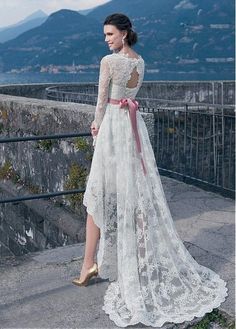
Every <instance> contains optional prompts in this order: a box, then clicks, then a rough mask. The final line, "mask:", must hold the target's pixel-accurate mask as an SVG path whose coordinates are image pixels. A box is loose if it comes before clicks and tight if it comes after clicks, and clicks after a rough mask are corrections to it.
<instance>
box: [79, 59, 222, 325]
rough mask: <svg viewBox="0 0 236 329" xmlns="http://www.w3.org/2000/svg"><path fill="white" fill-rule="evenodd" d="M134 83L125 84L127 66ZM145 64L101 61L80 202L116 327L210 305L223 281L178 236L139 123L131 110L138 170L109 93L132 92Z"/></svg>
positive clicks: (177, 316)
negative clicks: (92, 231) (91, 228)
mask: <svg viewBox="0 0 236 329" xmlns="http://www.w3.org/2000/svg"><path fill="white" fill-rule="evenodd" d="M135 68H136V70H137V72H138V81H137V86H136V87H134V88H128V87H127V83H128V81H130V78H131V75H132V72H133V70H134V69H135ZM143 77H144V61H143V59H142V57H141V56H139V58H138V59H135V58H129V57H127V56H124V55H121V54H111V55H107V56H105V57H103V59H102V60H101V68H100V76H99V91H98V101H97V106H96V110H95V121H96V122H97V124H98V125H99V127H100V129H99V132H98V135H97V140H96V146H95V148H94V154H93V159H92V163H91V169H90V173H89V177H88V181H87V185H86V191H85V194H84V199H83V204H84V205H85V206H86V207H87V212H88V213H89V214H91V215H92V216H93V219H94V222H95V224H96V225H97V226H98V227H99V228H100V241H99V249H98V254H97V262H98V267H99V275H100V277H102V278H109V280H110V281H111V282H110V284H109V286H108V288H107V291H106V293H105V297H104V305H103V310H104V311H105V312H106V313H107V314H108V315H109V317H110V319H111V320H112V321H114V322H115V324H116V325H117V326H119V327H126V326H129V325H134V324H137V323H139V322H140V323H143V324H145V325H147V326H153V327H161V326H162V325H163V324H164V323H165V322H173V323H181V322H184V321H190V320H192V319H193V318H194V317H202V316H203V315H204V314H205V313H207V312H211V311H212V310H213V309H214V308H217V307H218V306H219V305H220V304H221V303H222V302H223V301H224V300H225V298H226V296H227V295H228V293H227V291H228V288H227V287H226V282H225V281H224V280H223V279H221V278H220V277H219V275H218V274H217V273H215V272H214V271H212V270H211V269H209V268H207V267H204V266H202V265H200V264H198V263H197V262H196V261H195V259H194V258H193V257H192V256H191V254H190V253H189V252H188V250H187V249H186V248H185V246H184V244H183V242H182V240H181V239H180V237H179V235H178V233H177V230H176V228H175V226H174V222H173V219H172V216H171V213H170V209H169V207H168V204H167V201H166V197H165V194H164V190H163V187H162V183H161V179H160V175H159V172H158V169H157V165H156V161H155V157H154V154H153V150H152V146H151V143H150V139H149V135H148V131H147V128H146V125H145V122H144V120H143V118H142V116H141V114H140V112H139V111H138V112H137V125H138V131H139V135H140V140H141V149H142V157H143V159H144V163H145V166H146V169H147V174H146V175H144V173H143V169H142V165H141V161H140V154H138V152H137V149H136V144H135V139H134V136H133V131H132V127H131V123H130V118H129V112H127V111H124V109H123V108H120V107H119V105H113V104H110V103H107V101H108V98H109V97H110V98H114V99H121V98H127V97H129V98H132V99H134V98H135V97H136V94H137V92H138V90H139V88H140V86H141V84H142V81H143Z"/></svg>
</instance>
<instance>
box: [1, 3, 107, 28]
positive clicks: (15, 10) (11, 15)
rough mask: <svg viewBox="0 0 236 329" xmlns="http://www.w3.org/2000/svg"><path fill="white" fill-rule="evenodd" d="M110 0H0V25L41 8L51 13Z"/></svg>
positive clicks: (88, 6)
mask: <svg viewBox="0 0 236 329" xmlns="http://www.w3.org/2000/svg"><path fill="white" fill-rule="evenodd" d="M109 1H110V0H0V27H5V26H8V25H12V24H15V23H18V22H19V21H21V20H22V19H24V18H25V17H27V16H29V15H31V14H32V13H33V12H35V11H37V10H39V9H41V10H42V11H44V12H45V13H46V14H48V15H49V14H51V13H53V12H55V11H57V10H60V9H72V10H83V9H89V8H93V7H95V6H99V5H102V4H104V3H106V2H109Z"/></svg>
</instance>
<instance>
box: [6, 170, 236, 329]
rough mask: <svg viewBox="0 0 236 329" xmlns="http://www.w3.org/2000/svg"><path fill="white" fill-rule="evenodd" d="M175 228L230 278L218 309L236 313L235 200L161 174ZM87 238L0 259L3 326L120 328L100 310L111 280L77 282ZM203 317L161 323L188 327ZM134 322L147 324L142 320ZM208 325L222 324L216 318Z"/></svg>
mask: <svg viewBox="0 0 236 329" xmlns="http://www.w3.org/2000/svg"><path fill="white" fill-rule="evenodd" d="M161 180H162V183H163V188H164V191H165V194H166V197H167V201H168V204H169V207H170V210H171V213H172V216H173V219H174V222H175V225H176V228H177V231H178V233H179V235H180V237H181V239H182V240H183V242H184V244H185V246H186V247H187V248H188V250H189V252H190V253H191V254H192V256H193V257H194V258H195V259H196V260H197V262H199V263H200V264H202V265H204V266H207V267H209V268H211V269H212V270H214V271H216V272H217V273H218V274H219V275H220V276H221V277H222V278H223V279H224V280H226V281H227V284H228V289H229V295H228V297H227V298H226V300H225V302H224V303H222V304H221V306H220V307H219V310H220V311H222V312H224V313H225V314H227V315H228V317H229V318H234V317H235V300H234V297H235V288H234V284H235V281H234V280H235V279H234V278H235V273H234V271H235V227H234V210H235V203H234V201H233V200H231V199H228V198H225V197H222V196H220V195H217V194H215V193H212V192H206V191H203V190H201V189H200V188H197V187H194V186H191V185H187V184H185V183H183V182H179V181H176V180H174V179H171V178H167V177H164V176H161ZM83 253H84V244H76V245H71V246H65V247H60V248H57V249H51V250H45V251H43V252H37V253H32V254H28V255H25V256H23V257H18V258H8V259H2V260H1V261H0V328H1V329H3V328H117V327H116V326H115V324H114V323H113V322H112V321H110V320H109V317H108V316H107V315H106V314H105V313H104V311H103V310H102V305H103V296H104V292H105V290H106V288H107V286H108V282H107V281H104V280H99V279H97V280H96V281H94V280H93V281H91V284H89V286H87V287H86V288H85V287H81V288H80V287H76V286H74V285H73V284H71V280H72V279H73V278H74V277H75V276H78V275H79V270H80V268H81V264H82V259H83ZM200 320H201V318H195V319H194V320H193V321H191V322H188V323H187V322H185V323H182V324H178V325H174V324H170V323H166V324H165V325H164V326H163V327H162V328H181V329H183V328H187V327H188V328H189V327H193V326H194V323H196V322H199V321H200ZM131 327H132V328H148V327H146V326H143V325H136V326H131ZM210 328H213V329H220V328H222V327H221V326H219V325H218V324H217V323H213V324H211V326H210Z"/></svg>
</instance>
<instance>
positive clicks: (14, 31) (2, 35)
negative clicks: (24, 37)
mask: <svg viewBox="0 0 236 329" xmlns="http://www.w3.org/2000/svg"><path fill="white" fill-rule="evenodd" d="M47 17H48V16H47V15H46V14H45V13H44V12H43V11H42V10H37V11H36V12H34V13H33V14H31V15H29V16H27V17H26V18H25V19H24V20H22V21H20V22H18V23H16V24H14V25H11V26H7V27H4V28H1V29H0V43H3V42H6V41H8V40H11V39H14V38H16V37H17V36H18V35H20V34H22V33H24V32H25V31H28V30H30V29H32V28H34V27H37V26H39V25H41V24H42V23H44V22H45V20H46V19H47Z"/></svg>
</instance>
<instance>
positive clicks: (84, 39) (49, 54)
mask: <svg viewBox="0 0 236 329" xmlns="http://www.w3.org/2000/svg"><path fill="white" fill-rule="evenodd" d="M114 12H123V13H125V14H127V15H128V16H129V17H130V18H131V19H132V22H133V26H134V29H135V30H136V31H137V32H138V38H139V42H138V44H137V45H135V46H134V48H135V50H136V51H137V52H139V53H140V54H141V55H142V56H143V58H144V60H145V62H146V69H147V71H148V70H149V72H151V71H156V72H160V73H162V75H163V73H164V74H165V73H168V72H172V73H174V74H178V73H179V72H187V73H194V72H200V73H202V74H204V75H205V76H208V74H210V73H212V74H215V76H217V73H219V74H220V76H221V77H222V76H224V78H225V79H234V77H233V72H234V4H233V2H231V1H228V0H208V1H205V0H177V1H176V0H129V1H126V0H112V1H110V2H107V3H106V4H104V5H101V6H98V7H96V8H94V9H93V10H92V11H90V12H89V13H87V15H86V16H85V15H81V14H80V13H78V12H75V11H71V10H61V11H58V12H56V13H54V14H52V15H50V16H49V17H48V19H47V20H46V21H45V22H44V23H43V24H42V25H41V26H39V27H37V28H34V29H32V30H30V31H28V32H25V33H23V34H21V35H20V36H18V37H17V38H16V39H14V40H11V41H8V42H6V43H4V44H3V45H0V71H8V70H11V69H12V68H21V67H24V66H27V65H30V66H32V67H36V66H40V65H48V64H57V65H59V64H64V65H66V64H70V65H71V63H72V62H74V63H75V64H97V63H99V60H100V58H101V56H103V55H105V54H106V53H109V48H108V47H107V45H106V44H105V42H104V36H103V21H104V19H105V17H106V16H107V15H109V14H111V13H114Z"/></svg>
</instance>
